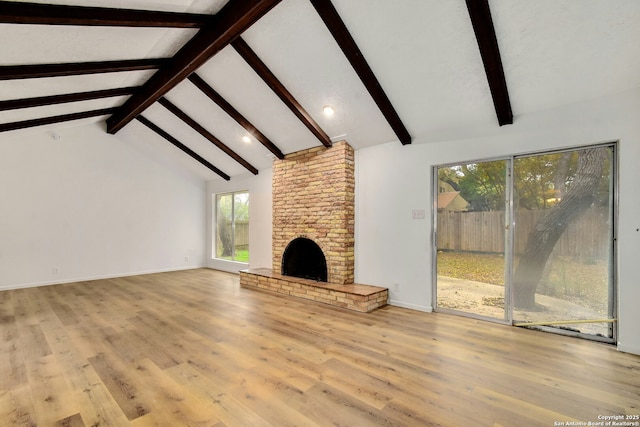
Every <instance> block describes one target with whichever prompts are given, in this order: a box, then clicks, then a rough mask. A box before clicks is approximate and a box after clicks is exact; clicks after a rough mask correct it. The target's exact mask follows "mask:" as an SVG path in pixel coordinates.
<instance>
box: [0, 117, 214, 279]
mask: <svg viewBox="0 0 640 427" xmlns="http://www.w3.org/2000/svg"><path fill="white" fill-rule="evenodd" d="M56 133H57V134H59V136H60V138H59V139H57V140H55V139H53V138H52V137H51V133H50V132H45V131H43V130H40V129H37V128H35V129H32V130H28V131H26V130H25V131H18V132H7V133H3V134H0V289H9V288H18V287H24V286H34V285H40V284H50V283H62V282H69V281H77V280H85V279H92V278H101V277H113V276H123V275H132V274H138V273H147V272H157V271H167V270H176V269H183V268H190V267H200V266H204V265H205V247H206V246H205V238H206V234H205V229H206V207H205V188H206V187H205V182H204V180H202V179H201V178H200V177H197V176H194V175H192V174H189V173H187V172H185V170H184V168H182V167H176V168H171V167H167V165H166V164H161V163H159V162H157V161H156V160H154V159H153V158H152V157H151V156H148V155H146V154H145V153H144V152H143V151H141V150H140V147H136V144H135V143H131V141H130V142H124V141H125V140H124V139H123V138H118V137H114V136H111V135H108V134H107V133H106V132H105V130H104V125H103V124H102V123H98V124H85V125H81V126H75V127H65V128H60V129H59V130H57V131H56ZM187 258H188V260H187Z"/></svg>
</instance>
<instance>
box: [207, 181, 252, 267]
mask: <svg viewBox="0 0 640 427" xmlns="http://www.w3.org/2000/svg"><path fill="white" fill-rule="evenodd" d="M214 209H215V227H214V242H215V243H214V248H213V249H214V257H215V258H217V259H225V260H229V261H238V262H249V192H248V191H241V192H235V193H225V194H216V195H215V205H214Z"/></svg>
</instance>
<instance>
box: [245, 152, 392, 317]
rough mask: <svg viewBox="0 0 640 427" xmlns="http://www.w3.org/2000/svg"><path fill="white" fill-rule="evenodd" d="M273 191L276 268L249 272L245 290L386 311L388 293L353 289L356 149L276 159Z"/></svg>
mask: <svg viewBox="0 0 640 427" xmlns="http://www.w3.org/2000/svg"><path fill="white" fill-rule="evenodd" d="M272 190H273V226H272V229H273V234H272V254H273V259H272V269H270V270H269V269H255V270H248V271H244V272H241V273H240V284H241V285H242V286H253V287H258V288H263V289H268V290H271V291H274V292H279V293H286V294H289V295H295V296H299V297H303V298H307V299H313V300H315V301H320V302H325V303H328V304H332V305H337V306H341V307H346V308H350V309H353V310H357V311H370V310H373V309H375V308H377V307H380V306H382V305H385V304H386V303H387V297H388V290H387V289H386V288H380V287H377V286H368V285H358V284H354V283H353V282H354V243H355V226H354V224H355V213H354V211H355V161H354V151H353V148H352V147H351V146H350V145H349V144H347V143H346V142H345V141H340V142H337V143H335V144H334V145H333V147H331V148H325V147H314V148H310V149H308V150H303V151H299V152H296V153H291V154H288V155H286V156H285V158H284V159H282V160H275V161H274V164H273V181H272ZM323 282H326V283H323Z"/></svg>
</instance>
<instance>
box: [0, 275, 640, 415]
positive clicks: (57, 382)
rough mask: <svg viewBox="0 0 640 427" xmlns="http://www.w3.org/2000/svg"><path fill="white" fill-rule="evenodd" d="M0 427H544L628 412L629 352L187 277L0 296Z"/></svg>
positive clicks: (634, 359)
mask: <svg viewBox="0 0 640 427" xmlns="http://www.w3.org/2000/svg"><path fill="white" fill-rule="evenodd" d="M0 331H1V333H2V335H1V341H0V378H1V379H2V382H1V384H0V425H2V426H36V425H38V426H101V427H103V426H118V427H121V426H151V425H159V426H183V425H185V426H186V425H189V426H218V427H219V426H252V427H253V426H315V425H319V426H375V425H385V426H430V425H438V426H456V427H457V426H557V425H560V424H554V423H567V422H569V421H584V422H585V423H586V422H589V421H591V422H595V421H598V416H602V415H606V416H610V415H624V414H628V415H638V414H640V357H638V356H633V355H630V354H625V353H621V352H618V351H616V349H615V347H612V346H607V345H604V344H598V343H593V342H588V341H584V340H579V339H574V338H567V337H561V336H556V335H552V334H545V333H542V332H536V331H530V330H523V329H518V328H515V327H509V326H502V325H496V324H492V323H486V322H481V321H476V320H472V319H467V318H462V317H456V316H450V315H445V314H438V313H421V312H416V311H411V310H406V309H402V308H398V307H390V306H387V307H385V308H382V309H379V310H376V311H374V312H373V313H369V314H362V313H356V312H351V311H346V310H342V309H338V308H334V307H330V306H326V305H323V304H320V303H315V302H310V301H307V300H301V299H295V298H292V297H284V296H281V295H274V294H269V293H265V292H261V291H256V290H249V289H243V288H240V287H239V285H238V276H236V275H232V274H228V273H222V272H217V271H213V270H206V269H201V270H191V271H183V272H175V273H162V274H153V275H146V276H137V277H128V278H119V279H110V280H98V281H91V282H80V283H74V284H64V285H57V286H48V287H41V288H31V289H21V290H13V291H4V292H0Z"/></svg>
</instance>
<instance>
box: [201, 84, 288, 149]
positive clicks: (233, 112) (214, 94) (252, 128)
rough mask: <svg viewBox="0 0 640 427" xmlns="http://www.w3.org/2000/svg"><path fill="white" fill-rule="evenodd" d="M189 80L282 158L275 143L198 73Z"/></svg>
mask: <svg viewBox="0 0 640 427" xmlns="http://www.w3.org/2000/svg"><path fill="white" fill-rule="evenodd" d="M189 81H190V82H191V83H193V84H194V85H195V86H196V87H197V88H198V89H200V91H202V93H204V94H205V95H207V97H208V98H209V99H210V100H212V101H213V102H215V103H216V104H217V105H218V107H220V108H222V110H224V112H225V113H227V114H228V115H229V116H231V118H232V119H233V120H235V121H236V122H238V124H239V125H240V126H242V127H243V128H244V129H245V130H246V131H247V132H249V133H250V134H251V135H253V137H254V138H255V139H257V140H258V141H259V142H260V143H261V144H262V145H264V146H265V147H266V148H267V150H269V151H271V152H272V153H273V154H274V155H275V156H276V157H277V158H279V159H284V154H282V151H280V149H279V148H278V147H276V145H275V144H274V143H273V142H271V140H269V138H267V137H266V136H265V135H264V134H263V133H262V132H260V131H259V130H258V128H256V127H255V126H254V125H253V124H251V122H250V121H249V120H247V119H246V118H245V117H244V116H243V115H242V114H240V112H239V111H238V110H236V109H235V108H233V106H232V105H231V104H229V103H228V102H227V100H226V99H224V98H223V97H222V95H220V94H219V93H218V92H216V91H215V89H213V88H212V87H211V86H210V85H209V84H208V83H207V82H205V81H204V80H203V79H202V78H201V77H200V76H199V75H197V74H196V73H193V74H191V75H190V76H189Z"/></svg>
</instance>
